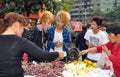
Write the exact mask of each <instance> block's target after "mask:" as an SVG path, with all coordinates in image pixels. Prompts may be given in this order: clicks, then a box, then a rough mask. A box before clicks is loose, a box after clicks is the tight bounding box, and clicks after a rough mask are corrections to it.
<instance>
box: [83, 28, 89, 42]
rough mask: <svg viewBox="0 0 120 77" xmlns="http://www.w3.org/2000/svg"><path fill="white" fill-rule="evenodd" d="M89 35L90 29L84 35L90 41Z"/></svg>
mask: <svg viewBox="0 0 120 77" xmlns="http://www.w3.org/2000/svg"><path fill="white" fill-rule="evenodd" d="M89 35H90V30H88V31H87V32H86V33H85V36H84V38H85V39H86V40H88V41H90V39H89Z"/></svg>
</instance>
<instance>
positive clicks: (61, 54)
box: [56, 51, 64, 60]
mask: <svg viewBox="0 0 120 77" xmlns="http://www.w3.org/2000/svg"><path fill="white" fill-rule="evenodd" d="M58 53H59V57H58V58H57V59H56V60H61V59H63V58H64V51H59V52H58Z"/></svg>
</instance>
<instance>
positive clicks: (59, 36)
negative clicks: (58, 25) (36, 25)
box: [53, 30, 63, 52]
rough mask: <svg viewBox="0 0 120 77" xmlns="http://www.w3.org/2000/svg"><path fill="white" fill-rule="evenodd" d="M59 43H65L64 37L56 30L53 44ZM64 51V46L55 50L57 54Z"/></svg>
mask: <svg viewBox="0 0 120 77" xmlns="http://www.w3.org/2000/svg"><path fill="white" fill-rule="evenodd" d="M57 41H60V42H63V36H62V32H57V31H56V30H55V33H54V39H53V42H54V43H56V42H57ZM62 50H63V46H60V47H56V46H55V48H54V51H57V52H58V51H62Z"/></svg>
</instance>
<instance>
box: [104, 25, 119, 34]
mask: <svg viewBox="0 0 120 77" xmlns="http://www.w3.org/2000/svg"><path fill="white" fill-rule="evenodd" d="M106 32H107V33H113V34H115V35H117V34H120V23H111V24H107V25H106Z"/></svg>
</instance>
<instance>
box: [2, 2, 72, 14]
mask: <svg viewBox="0 0 120 77" xmlns="http://www.w3.org/2000/svg"><path fill="white" fill-rule="evenodd" d="M73 2H74V0H69V1H68V0H61V1H58V0H3V1H2V7H0V15H5V14H7V13H8V12H18V13H24V12H25V13H27V16H29V14H30V13H37V12H38V10H45V9H46V10H49V11H51V12H53V14H56V13H57V12H58V11H59V10H61V8H62V9H63V10H66V11H68V10H70V8H71V6H72V5H73ZM43 5H44V6H43Z"/></svg>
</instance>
